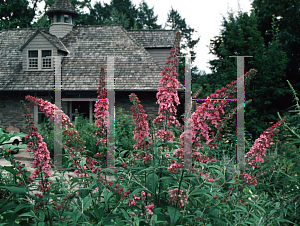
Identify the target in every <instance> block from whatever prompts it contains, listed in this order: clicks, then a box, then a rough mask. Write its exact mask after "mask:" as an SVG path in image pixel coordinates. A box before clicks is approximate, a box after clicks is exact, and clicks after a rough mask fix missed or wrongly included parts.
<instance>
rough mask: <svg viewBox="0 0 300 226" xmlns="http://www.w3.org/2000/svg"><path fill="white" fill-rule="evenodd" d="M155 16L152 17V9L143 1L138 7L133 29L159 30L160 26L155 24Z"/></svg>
mask: <svg viewBox="0 0 300 226" xmlns="http://www.w3.org/2000/svg"><path fill="white" fill-rule="evenodd" d="M157 17H158V16H157V15H156V16H155V15H154V7H153V8H149V6H148V4H147V3H146V2H145V1H144V0H143V1H142V2H141V3H140V5H139V7H138V14H137V20H136V24H135V26H134V28H135V29H161V28H162V26H161V25H158V24H157Z"/></svg>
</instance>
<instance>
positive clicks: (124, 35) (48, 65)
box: [0, 0, 184, 128]
mask: <svg viewBox="0 0 300 226" xmlns="http://www.w3.org/2000/svg"><path fill="white" fill-rule="evenodd" d="M46 14H47V15H48V16H49V18H50V27H49V28H42V29H9V30H3V31H1V32H0V59H1V64H0V127H2V128H6V127H7V126H10V125H12V126H16V127H19V128H21V125H22V122H23V118H22V111H21V105H20V100H24V98H25V96H26V95H34V96H37V97H41V98H43V99H46V100H48V101H51V102H52V103H54V77H55V68H54V56H63V58H62V63H61V65H62V69H61V74H62V110H63V111H64V112H65V113H66V114H68V115H69V116H70V118H72V119H73V120H74V112H75V109H78V112H79V114H82V115H84V116H85V117H89V118H90V120H92V114H93V106H94V103H95V99H96V97H97V93H96V91H97V89H98V79H99V72H100V67H101V66H104V67H105V68H106V63H107V57H108V56H114V76H115V100H116V104H115V105H116V108H119V107H122V108H124V109H125V110H126V111H127V112H128V113H129V112H130V106H131V104H130V102H129V99H128V95H129V94H130V93H132V92H135V93H136V94H137V95H138V97H139V98H140V100H141V102H142V104H143V106H144V108H145V111H146V113H147V114H148V115H149V117H150V118H154V117H155V116H156V115H157V111H158V105H156V103H155V102H156V92H157V88H158V87H159V80H160V78H161V75H160V72H161V70H162V69H163V65H164V62H165V61H166V60H167V56H168V55H169V51H170V49H171V47H172V44H173V41H174V39H175V31H172V30H125V29H124V28H123V27H122V26H118V25H107V26H81V27H74V19H75V18H76V16H78V13H77V12H76V10H75V9H74V7H73V6H72V5H71V3H70V2H69V0H56V2H55V3H54V4H53V6H52V7H51V8H50V9H49V10H48V11H47V12H46ZM179 91H180V92H183V91H184V88H183V86H182V85H180V90H179ZM33 108H34V107H32V109H33ZM42 116H43V114H42V113H40V112H38V109H37V107H35V108H34V118H35V120H36V121H39V122H40V121H41V120H42V118H43V117H42Z"/></svg>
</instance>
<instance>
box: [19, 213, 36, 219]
mask: <svg viewBox="0 0 300 226" xmlns="http://www.w3.org/2000/svg"><path fill="white" fill-rule="evenodd" d="M19 217H34V215H33V213H31V212H27V213H22V214H21V215H19V216H18V218H19Z"/></svg>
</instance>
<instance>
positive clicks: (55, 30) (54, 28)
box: [49, 23, 73, 38]
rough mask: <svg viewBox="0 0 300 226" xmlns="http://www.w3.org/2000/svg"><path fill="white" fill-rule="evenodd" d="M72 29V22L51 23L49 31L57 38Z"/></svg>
mask: <svg viewBox="0 0 300 226" xmlns="http://www.w3.org/2000/svg"><path fill="white" fill-rule="evenodd" d="M72 29H73V24H70V23H53V24H51V26H50V28H49V32H50V34H52V35H55V36H56V37H58V38H63V37H64V36H66V35H67V34H68V33H69V32H70V31H72Z"/></svg>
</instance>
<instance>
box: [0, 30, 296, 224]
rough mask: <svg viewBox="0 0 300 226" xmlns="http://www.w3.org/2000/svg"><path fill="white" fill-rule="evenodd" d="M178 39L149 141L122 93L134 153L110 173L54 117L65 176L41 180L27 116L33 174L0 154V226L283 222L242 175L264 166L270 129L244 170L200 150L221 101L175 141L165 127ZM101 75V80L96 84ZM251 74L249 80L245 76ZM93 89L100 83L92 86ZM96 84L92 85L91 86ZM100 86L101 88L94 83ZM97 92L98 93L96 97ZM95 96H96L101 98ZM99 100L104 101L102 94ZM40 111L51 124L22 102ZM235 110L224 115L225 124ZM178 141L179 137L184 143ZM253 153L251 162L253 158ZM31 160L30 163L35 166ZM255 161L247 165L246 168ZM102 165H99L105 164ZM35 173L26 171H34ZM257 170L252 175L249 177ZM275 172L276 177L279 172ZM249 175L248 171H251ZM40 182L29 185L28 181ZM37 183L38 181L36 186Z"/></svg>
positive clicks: (103, 106) (210, 136)
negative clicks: (1, 195) (9, 179)
mask: <svg viewBox="0 0 300 226" xmlns="http://www.w3.org/2000/svg"><path fill="white" fill-rule="evenodd" d="M178 37H179V36H178V34H177V37H176V41H175V44H174V48H172V50H171V52H170V58H168V64H169V66H168V67H165V68H164V72H163V73H162V77H163V78H162V80H161V87H160V88H159V93H158V95H157V98H158V104H159V105H160V108H159V114H160V115H159V116H158V117H157V118H156V119H155V120H154V122H155V123H157V124H159V123H161V124H160V125H158V126H159V129H158V131H157V130H156V128H157V127H155V128H154V133H150V131H151V130H149V125H148V123H147V121H146V117H147V115H146V113H145V112H144V110H143V107H142V105H141V103H140V101H139V100H138V97H137V96H136V95H135V94H131V95H130V100H131V102H132V103H133V107H132V111H133V114H132V118H133V121H134V123H135V129H134V139H135V142H136V143H135V145H134V150H133V151H132V152H131V153H130V155H129V156H127V157H122V155H120V156H119V157H118V158H116V161H115V167H112V168H103V167H102V168H101V166H100V162H99V158H98V157H99V155H100V153H96V155H95V156H94V157H90V156H87V155H86V153H85V147H84V146H83V144H84V142H83V141H82V140H81V139H80V137H79V136H78V133H77V131H76V130H75V129H74V126H73V125H72V124H71V123H70V121H69V119H68V118H67V116H65V115H64V114H63V126H64V134H65V135H68V137H69V139H68V140H67V141H66V142H65V145H64V148H65V149H66V150H67V153H68V158H69V159H70V161H71V164H70V166H72V167H73V168H72V171H73V172H67V175H61V174H59V173H58V172H53V173H52V174H53V176H55V179H54V178H52V177H50V176H51V172H49V152H47V148H46V147H45V144H44V143H43V139H42V137H40V135H39V134H38V133H37V132H36V129H37V128H35V127H32V123H31V121H32V120H31V118H28V117H30V116H29V115H28V112H26V111H27V110H26V108H25V107H24V109H25V113H26V114H25V115H26V117H27V120H26V124H27V126H28V128H29V129H30V130H31V131H30V134H29V135H28V138H30V139H32V141H31V143H29V144H28V146H29V147H28V148H29V149H30V150H33V151H34V154H35V162H34V163H33V167H36V169H38V170H37V171H34V172H35V173H33V174H32V175H33V176H31V177H30V175H28V174H30V173H28V172H27V171H26V169H24V168H23V167H20V166H19V165H17V164H16V163H15V161H14V160H13V158H12V156H11V155H6V157H7V159H9V160H10V161H11V162H12V166H13V168H5V170H7V171H8V172H10V173H12V174H13V175H15V176H16V179H15V181H14V182H13V183H12V184H7V185H3V186H0V190H1V192H6V193H5V194H6V196H5V197H8V199H7V200H2V199H0V201H1V203H0V204H1V207H0V223H1V224H2V225H14V224H20V225H26V224H27V225H28V224H31V225H135V226H138V225H245V224H252V225H267V224H268V225H271V224H273V223H274V224H275V223H277V224H278V222H284V221H285V222H289V223H291V222H290V221H288V220H286V219H284V216H282V215H281V209H280V208H279V209H278V203H276V202H274V201H273V200H271V197H269V195H268V194H267V193H266V192H262V191H259V190H256V187H258V186H259V183H261V182H260V180H259V179H258V178H259V176H257V175H256V174H253V173H252V172H251V167H250V166H255V167H256V166H258V164H259V165H260V166H262V165H263V163H264V161H262V159H263V158H264V157H266V156H265V150H264V148H267V147H268V144H269V142H270V141H271V137H272V136H273V134H272V130H273V129H275V127H276V128H278V127H279V125H280V124H281V123H282V122H283V120H281V121H279V122H278V123H277V124H276V125H275V127H272V128H271V129H269V130H267V131H266V132H265V133H264V134H263V135H262V136H261V137H260V138H259V139H258V140H257V141H256V142H255V145H254V146H253V147H252V148H251V150H250V151H249V152H248V153H247V154H246V159H248V158H249V160H248V163H250V164H248V165H247V167H246V170H245V171H243V172H240V171H239V170H237V169H228V168H227V167H226V165H222V164H220V163H219V162H218V159H216V158H215V157H214V156H208V155H207V153H208V150H210V149H216V148H217V147H218V143H216V140H217V139H218V138H219V139H220V135H219V134H217V133H216V132H215V133H212V132H213V130H215V131H219V130H221V129H222V127H223V126H224V125H225V124H226V122H227V121H226V120H227V118H228V117H225V118H224V117H222V118H221V116H222V115H225V113H226V111H227V110H226V102H220V101H219V102H217V101H210V100H209V99H208V101H207V102H204V103H203V104H202V105H200V107H198V109H197V110H196V111H195V112H194V113H193V115H192V118H191V119H190V120H189V121H188V122H187V124H188V125H189V130H188V131H185V132H183V133H182V134H181V136H180V138H179V139H175V136H174V134H173V131H172V126H175V125H177V122H176V119H175V118H174V117H173V116H174V114H175V113H176V111H175V108H174V103H175V104H176V103H178V101H177V100H178V99H177V98H176V95H177V94H176V87H177V84H178V82H177V80H176V74H175V71H176V58H175V56H176V52H177V51H178V49H177V45H178V41H179V38H178ZM102 73H103V69H101V75H102V79H103V77H104V74H102ZM252 73H255V72H254V71H251V72H249V73H248V74H246V75H245V76H246V77H247V76H248V75H250V74H252ZM100 81H101V78H100ZM100 84H101V82H100ZM102 86H103V84H102ZM235 87H236V85H235V83H232V84H230V85H227V88H223V89H222V90H218V91H217V92H216V93H215V94H213V95H211V96H210V98H216V97H218V98H224V97H227V98H228V97H230V95H231V94H233V92H234V90H235ZM99 89H100V94H99V96H98V97H99V98H98V101H97V103H96V105H95V113H96V118H97V120H98V121H96V125H97V126H98V131H99V132H98V133H97V136H98V137H99V138H101V139H102V140H101V145H103V146H104V147H105V142H106V140H105V139H106V138H105V135H107V134H105V133H106V129H107V126H108V124H107V122H106V121H105V119H106V117H107V112H106V111H107V102H106V101H102V102H101V100H102V99H104V100H105V98H106V97H105V95H104V94H105V89H104V87H101V85H100V88H99ZM101 90H102V91H101ZM101 95H102V96H101ZM103 95H104V96H103ZM26 99H28V100H31V101H32V102H33V103H34V104H37V105H39V106H40V109H42V111H46V114H48V115H49V116H50V118H51V119H54V109H55V108H56V107H55V105H52V104H51V103H47V102H44V101H42V100H41V99H38V98H34V97H30V96H27V97H26ZM233 114H234V112H232V113H231V115H229V117H231V116H232V115H233ZM184 138H186V139H184ZM186 140H189V141H190V142H191V144H192V145H191V148H192V150H191V151H192V153H191V154H192V155H191V156H192V159H191V167H190V168H185V167H184V166H185V165H184V164H185V162H184V160H185V158H186V156H185V154H186V151H187V150H185V148H184V141H186ZM254 155H255V156H256V157H257V158H255V159H252V158H253V157H254ZM38 160H39V161H40V162H39V163H37V161H38ZM252 160H254V162H253V161H252ZM104 167H105V166H104ZM36 169H35V170H36ZM256 170H258V169H256ZM278 170H279V169H278ZM255 173H257V171H255ZM37 174H38V175H39V178H36V175H37ZM37 181H41V182H39V183H38V184H37V183H36V182H37Z"/></svg>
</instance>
